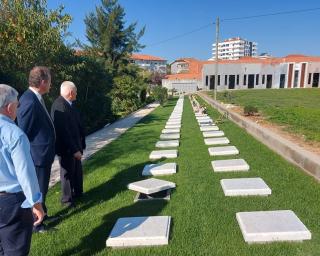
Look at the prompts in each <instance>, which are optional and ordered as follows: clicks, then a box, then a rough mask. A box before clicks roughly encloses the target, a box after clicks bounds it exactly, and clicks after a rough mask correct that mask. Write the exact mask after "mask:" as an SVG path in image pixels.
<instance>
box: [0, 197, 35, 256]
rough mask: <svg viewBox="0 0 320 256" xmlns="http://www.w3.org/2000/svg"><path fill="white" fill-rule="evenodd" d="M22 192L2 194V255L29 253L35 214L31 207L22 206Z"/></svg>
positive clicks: (0, 237)
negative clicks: (33, 214)
mask: <svg viewBox="0 0 320 256" xmlns="http://www.w3.org/2000/svg"><path fill="white" fill-rule="evenodd" d="M24 200H25V196H24V194H23V193H22V192H20V193H13V194H6V195H0V255H6V256H20V255H21V256H22V255H23V256H25V255H28V254H29V250H30V244H31V235H32V226H33V216H32V211H31V209H30V208H21V204H22V203H23V201H24Z"/></svg>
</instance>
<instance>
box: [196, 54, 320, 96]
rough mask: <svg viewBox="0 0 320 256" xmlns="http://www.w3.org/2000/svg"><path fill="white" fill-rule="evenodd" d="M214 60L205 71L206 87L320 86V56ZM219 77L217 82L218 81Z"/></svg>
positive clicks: (204, 84)
mask: <svg viewBox="0 0 320 256" xmlns="http://www.w3.org/2000/svg"><path fill="white" fill-rule="evenodd" d="M215 67H216V62H215V61H211V62H210V63H207V64H205V65H204V66H203V69H202V82H203V84H202V88H203V89H208V90H211V89H214V87H215V85H217V89H218V90H225V89H252V88H256V89H265V88H268V89H270V88H276V89H279V88H308V87H319V86H320V85H319V74H320V57H317V56H305V55H301V54H292V55H288V56H285V57H280V58H275V57H270V58H253V57H243V58H240V59H238V60H218V74H217V75H216V74H215ZM216 78H217V81H216Z"/></svg>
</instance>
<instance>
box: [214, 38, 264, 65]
mask: <svg viewBox="0 0 320 256" xmlns="http://www.w3.org/2000/svg"><path fill="white" fill-rule="evenodd" d="M257 45H258V43H256V42H251V41H247V40H244V39H242V38H240V37H234V38H229V39H226V40H224V41H223V42H221V43H219V45H218V58H219V59H222V60H237V59H239V58H240V57H244V56H252V57H256V56H257V55H258V49H257ZM215 58H216V44H212V58H210V59H209V60H214V59H215Z"/></svg>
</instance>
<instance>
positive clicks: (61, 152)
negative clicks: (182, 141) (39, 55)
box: [51, 81, 85, 207]
mask: <svg viewBox="0 0 320 256" xmlns="http://www.w3.org/2000/svg"><path fill="white" fill-rule="evenodd" d="M76 98H77V87H76V86H75V84H74V83H73V82H70V81H64V82H63V83H62V84H61V87H60V96H59V97H58V98H57V99H56V100H55V101H54V103H53V104H52V107H51V117H52V120H53V123H54V126H55V130H56V135H57V137H56V154H57V155H58V156H59V162H60V179H61V190H62V195H61V203H62V204H63V205H65V206H67V207H72V206H74V198H75V197H80V196H82V193H83V174H82V166H81V158H82V154H83V150H84V149H85V143H84V132H83V127H82V124H81V121H80V117H79V113H78V111H77V110H76V109H75V108H74V106H73V102H74V101H75V100H76Z"/></svg>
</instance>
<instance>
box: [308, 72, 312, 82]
mask: <svg viewBox="0 0 320 256" xmlns="http://www.w3.org/2000/svg"><path fill="white" fill-rule="evenodd" d="M311 76H312V74H311V73H309V77H308V84H311Z"/></svg>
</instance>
